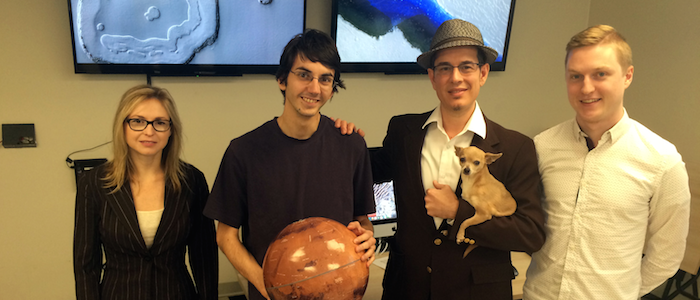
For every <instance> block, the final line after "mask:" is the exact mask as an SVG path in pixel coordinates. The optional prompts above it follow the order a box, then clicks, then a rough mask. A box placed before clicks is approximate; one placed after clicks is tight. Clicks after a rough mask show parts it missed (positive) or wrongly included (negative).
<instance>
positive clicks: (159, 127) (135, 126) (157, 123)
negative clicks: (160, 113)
mask: <svg viewBox="0 0 700 300" xmlns="http://www.w3.org/2000/svg"><path fill="white" fill-rule="evenodd" d="M124 122H126V123H127V124H129V128H131V130H133V131H143V130H145V129H146V127H148V125H151V126H153V129H154V130H155V131H158V132H163V131H168V130H169V129H170V125H171V124H172V123H173V122H172V121H170V120H153V121H146V120H144V119H139V118H135V119H126V120H124Z"/></svg>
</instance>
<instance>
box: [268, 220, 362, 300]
mask: <svg viewBox="0 0 700 300" xmlns="http://www.w3.org/2000/svg"><path fill="white" fill-rule="evenodd" d="M355 237H356V235H355V234H354V233H353V232H352V231H350V230H349V229H348V228H347V227H346V226H345V225H343V224H340V223H338V222H336V221H334V220H331V219H327V218H320V217H313V218H307V219H302V220H299V221H296V222H294V223H292V224H289V225H288V226H287V227H285V228H284V229H283V230H282V231H281V232H280V233H279V234H278V235H277V238H276V239H275V240H274V241H273V242H272V244H270V247H269V248H268V249H267V253H266V254H265V259H264V261H263V277H264V280H265V288H266V289H267V293H268V295H270V298H271V299H273V300H281V299H317V300H321V299H323V300H345V299H362V296H363V295H364V294H365V290H366V289H367V280H368V279H369V269H368V268H367V265H366V263H365V262H362V261H361V260H360V257H361V254H360V253H357V252H355V243H353V240H354V239H355Z"/></svg>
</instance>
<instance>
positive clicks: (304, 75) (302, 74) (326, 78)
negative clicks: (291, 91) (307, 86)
mask: <svg viewBox="0 0 700 300" xmlns="http://www.w3.org/2000/svg"><path fill="white" fill-rule="evenodd" d="M289 73H292V74H294V75H297V77H299V79H301V80H302V81H306V83H311V82H312V81H314V79H318V84H320V85H322V86H323V87H326V88H328V87H334V88H335V86H336V85H337V84H338V83H337V82H335V80H333V76H331V75H321V76H319V77H314V76H311V72H307V71H289Z"/></svg>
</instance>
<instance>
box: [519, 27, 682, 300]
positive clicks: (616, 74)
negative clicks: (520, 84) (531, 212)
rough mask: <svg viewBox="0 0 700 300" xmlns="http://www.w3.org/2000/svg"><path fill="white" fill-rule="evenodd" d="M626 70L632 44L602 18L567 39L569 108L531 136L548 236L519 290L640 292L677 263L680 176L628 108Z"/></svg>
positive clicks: (664, 147)
mask: <svg viewBox="0 0 700 300" xmlns="http://www.w3.org/2000/svg"><path fill="white" fill-rule="evenodd" d="M633 73H634V67H633V66H632V53H631V50H630V47H629V45H628V44H627V43H626V42H625V40H624V39H623V38H622V37H621V36H620V35H619V34H618V33H617V32H616V31H615V29H614V28H612V27H610V26H605V25H598V26H593V27H591V28H588V29H586V30H584V31H582V32H580V33H579V34H577V35H575V36H574V37H573V38H572V39H571V41H570V42H569V44H568V45H567V59H566V84H567V90H568V95H569V102H570V104H571V106H572V107H573V109H574V110H575V111H576V117H575V118H574V119H573V120H569V121H567V122H564V123H561V124H559V125H557V126H555V127H552V128H550V129H548V130H546V131H544V132H542V133H540V134H539V135H537V136H536V137H535V146H536V149H537V155H538V158H539V169H540V173H541V175H542V183H543V185H544V194H545V198H544V200H543V208H544V210H545V214H546V217H547V221H546V225H545V230H546V231H545V232H546V234H547V240H546V242H545V244H544V246H543V247H542V249H541V250H540V251H539V252H536V253H534V254H533V256H532V264H531V265H530V268H529V269H528V272H527V282H526V283H525V287H524V299H537V300H542V299H639V297H641V296H643V295H645V294H647V293H649V292H650V291H651V290H653V289H654V288H656V287H657V286H659V285H660V284H662V283H663V282H664V281H665V280H666V279H667V278H669V277H671V276H673V274H674V273H675V272H676V271H677V270H678V267H679V265H680V263H681V260H682V259H683V254H684V251H685V240H686V236H687V234H688V220H689V210H690V191H689V187H688V175H687V172H686V170H685V164H684V163H683V161H682V159H681V156H680V154H679V153H678V152H677V151H676V148H675V147H674V146H673V144H671V143H670V142H668V141H666V140H664V139H663V138H661V137H659V136H658V135H656V134H655V133H653V132H652V131H650V130H649V129H647V128H646V127H644V126H643V125H641V124H640V123H638V122H636V121H634V120H632V119H630V118H629V117H628V115H627V112H626V111H625V109H624V106H623V95H624V92H625V90H626V89H627V87H629V86H630V84H631V82H632V75H633Z"/></svg>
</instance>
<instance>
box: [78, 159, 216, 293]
mask: <svg viewBox="0 0 700 300" xmlns="http://www.w3.org/2000/svg"><path fill="white" fill-rule="evenodd" d="M104 176H105V170H104V166H100V167H97V168H95V169H93V170H91V171H88V172H86V173H85V174H84V175H83V176H82V177H81V178H80V179H79V181H78V190H77V196H76V204H75V232H74V234H75V235H74V247H73V262H74V272H75V288H76V296H77V299H129V300H135V299H217V298H218V295H217V294H218V291H217V290H218V276H219V270H218V268H219V264H218V249H217V245H216V232H215V229H214V222H213V221H212V220H211V219H209V218H207V217H205V216H204V215H203V214H202V210H203V209H204V205H205V204H206V200H207V197H208V195H209V190H208V186H207V182H206V179H205V177H204V174H202V172H200V171H199V170H198V169H197V168H195V167H194V166H192V165H189V164H185V178H184V180H183V181H182V188H181V190H180V192H179V193H178V192H175V191H174V190H173V188H172V186H171V185H170V184H166V187H165V200H164V201H165V209H164V211H163V215H162V218H161V221H160V225H159V226H158V230H157V232H156V235H155V238H154V240H153V245H152V246H151V248H150V249H149V248H146V244H145V242H144V240H143V236H142V234H141V230H140V228H139V224H138V219H137V217H136V209H135V207H134V201H133V197H132V194H131V187H130V184H129V182H126V183H125V184H124V186H123V187H122V188H121V190H119V191H117V192H115V193H112V194H110V192H111V191H112V190H113V189H112V188H104V187H103V185H104V181H103V180H102V179H101V178H103V177H104ZM185 251H188V253H189V262H190V266H191V269H192V275H193V277H194V284H193V282H192V277H191V276H190V273H189V272H188V270H187V266H186V265H185ZM103 252H104V255H105V256H104V259H105V263H104V265H103V263H102V262H103ZM195 284H196V285H195Z"/></svg>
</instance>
